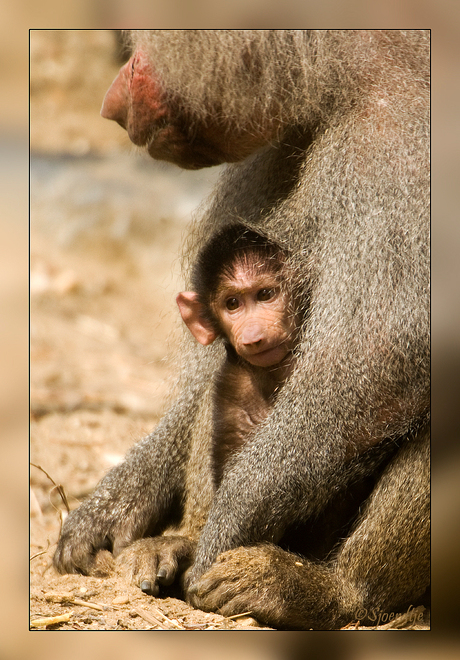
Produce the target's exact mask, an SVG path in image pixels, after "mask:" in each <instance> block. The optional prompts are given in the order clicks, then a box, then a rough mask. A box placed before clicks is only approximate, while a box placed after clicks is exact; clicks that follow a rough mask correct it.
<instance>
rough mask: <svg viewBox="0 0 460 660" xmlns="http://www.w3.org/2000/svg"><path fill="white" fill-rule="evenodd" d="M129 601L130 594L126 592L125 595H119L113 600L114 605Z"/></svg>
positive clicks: (124, 603)
mask: <svg viewBox="0 0 460 660" xmlns="http://www.w3.org/2000/svg"><path fill="white" fill-rule="evenodd" d="M127 603H129V596H127V595H126V594H125V595H124V596H117V597H116V598H114V599H113V600H112V605H126V604H127Z"/></svg>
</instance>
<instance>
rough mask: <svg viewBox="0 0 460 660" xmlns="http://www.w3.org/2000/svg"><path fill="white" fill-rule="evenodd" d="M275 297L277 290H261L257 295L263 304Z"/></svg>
mask: <svg viewBox="0 0 460 660" xmlns="http://www.w3.org/2000/svg"><path fill="white" fill-rule="evenodd" d="M274 295H275V289H261V290H260V291H258V293H257V300H260V301H261V302H265V301H266V300H270V298H273V296H274Z"/></svg>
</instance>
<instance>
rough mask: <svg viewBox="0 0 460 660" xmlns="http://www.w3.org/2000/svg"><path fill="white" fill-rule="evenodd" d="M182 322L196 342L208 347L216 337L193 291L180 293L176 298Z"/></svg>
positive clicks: (216, 334)
mask: <svg viewBox="0 0 460 660" xmlns="http://www.w3.org/2000/svg"><path fill="white" fill-rule="evenodd" d="M176 302H177V306H178V307H179V311H180V315H181V316H182V320H183V322H184V323H185V325H186V326H187V328H188V329H189V330H190V332H191V333H192V335H193V336H194V337H195V339H196V340H197V342H199V343H200V344H203V346H208V345H209V344H212V342H213V341H214V340H215V339H216V338H217V337H218V333H217V332H216V330H215V328H214V327H213V325H212V324H211V323H210V321H208V319H207V318H205V316H204V310H203V305H202V304H201V303H200V301H199V300H198V294H197V293H195V291H181V293H179V294H178V295H177V298H176Z"/></svg>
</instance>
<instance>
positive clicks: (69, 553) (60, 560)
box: [53, 504, 139, 575]
mask: <svg viewBox="0 0 460 660" xmlns="http://www.w3.org/2000/svg"><path fill="white" fill-rule="evenodd" d="M138 536H139V534H137V536H136V533H135V530H134V528H133V527H132V526H130V525H129V524H128V521H126V523H125V526H124V527H123V528H120V530H118V531H117V528H116V526H114V525H113V524H112V525H111V524H110V519H109V518H108V516H107V514H106V515H105V516H104V515H102V516H101V515H97V512H95V511H91V510H90V511H88V510H87V508H86V507H85V505H84V504H82V505H81V506H80V507H79V508H78V509H76V510H75V511H72V513H70V514H69V516H68V517H67V519H66V521H65V522H64V525H63V527H62V531H61V535H60V538H59V541H58V544H57V548H56V552H55V554H54V558H53V563H54V566H55V568H56V569H57V570H58V571H59V573H83V575H97V574H99V573H101V569H100V567H99V562H98V557H99V556H100V551H101V550H107V549H111V550H112V551H113V554H114V555H115V556H116V555H117V554H119V553H120V552H121V550H122V549H123V548H125V547H126V546H127V545H128V544H129V543H131V542H132V541H133V540H134V539H136V538H138ZM105 554H107V553H105Z"/></svg>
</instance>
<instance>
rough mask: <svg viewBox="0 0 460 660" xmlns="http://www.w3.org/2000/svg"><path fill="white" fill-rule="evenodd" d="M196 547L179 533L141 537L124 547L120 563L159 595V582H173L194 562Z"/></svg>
mask: <svg viewBox="0 0 460 660" xmlns="http://www.w3.org/2000/svg"><path fill="white" fill-rule="evenodd" d="M195 547H196V543H195V541H191V540H190V539H188V538H187V537H185V536H180V535H175V536H155V537H153V538H146V539H140V540H138V541H135V542H134V543H133V544H132V545H130V546H129V547H128V548H126V549H125V550H123V552H122V553H121V554H120V555H119V556H118V558H117V564H118V567H119V569H120V571H121V573H122V574H123V575H124V576H125V577H126V578H127V579H128V580H131V581H132V582H133V583H134V584H135V585H137V586H138V587H140V588H141V589H142V591H144V592H145V593H147V594H150V595H152V596H158V594H159V592H160V586H164V587H168V586H170V585H171V584H172V583H173V582H175V581H177V580H178V579H179V578H180V577H181V576H182V575H183V573H184V571H185V570H186V569H187V568H188V567H189V566H190V565H191V563H192V561H193V556H194V553H195Z"/></svg>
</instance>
